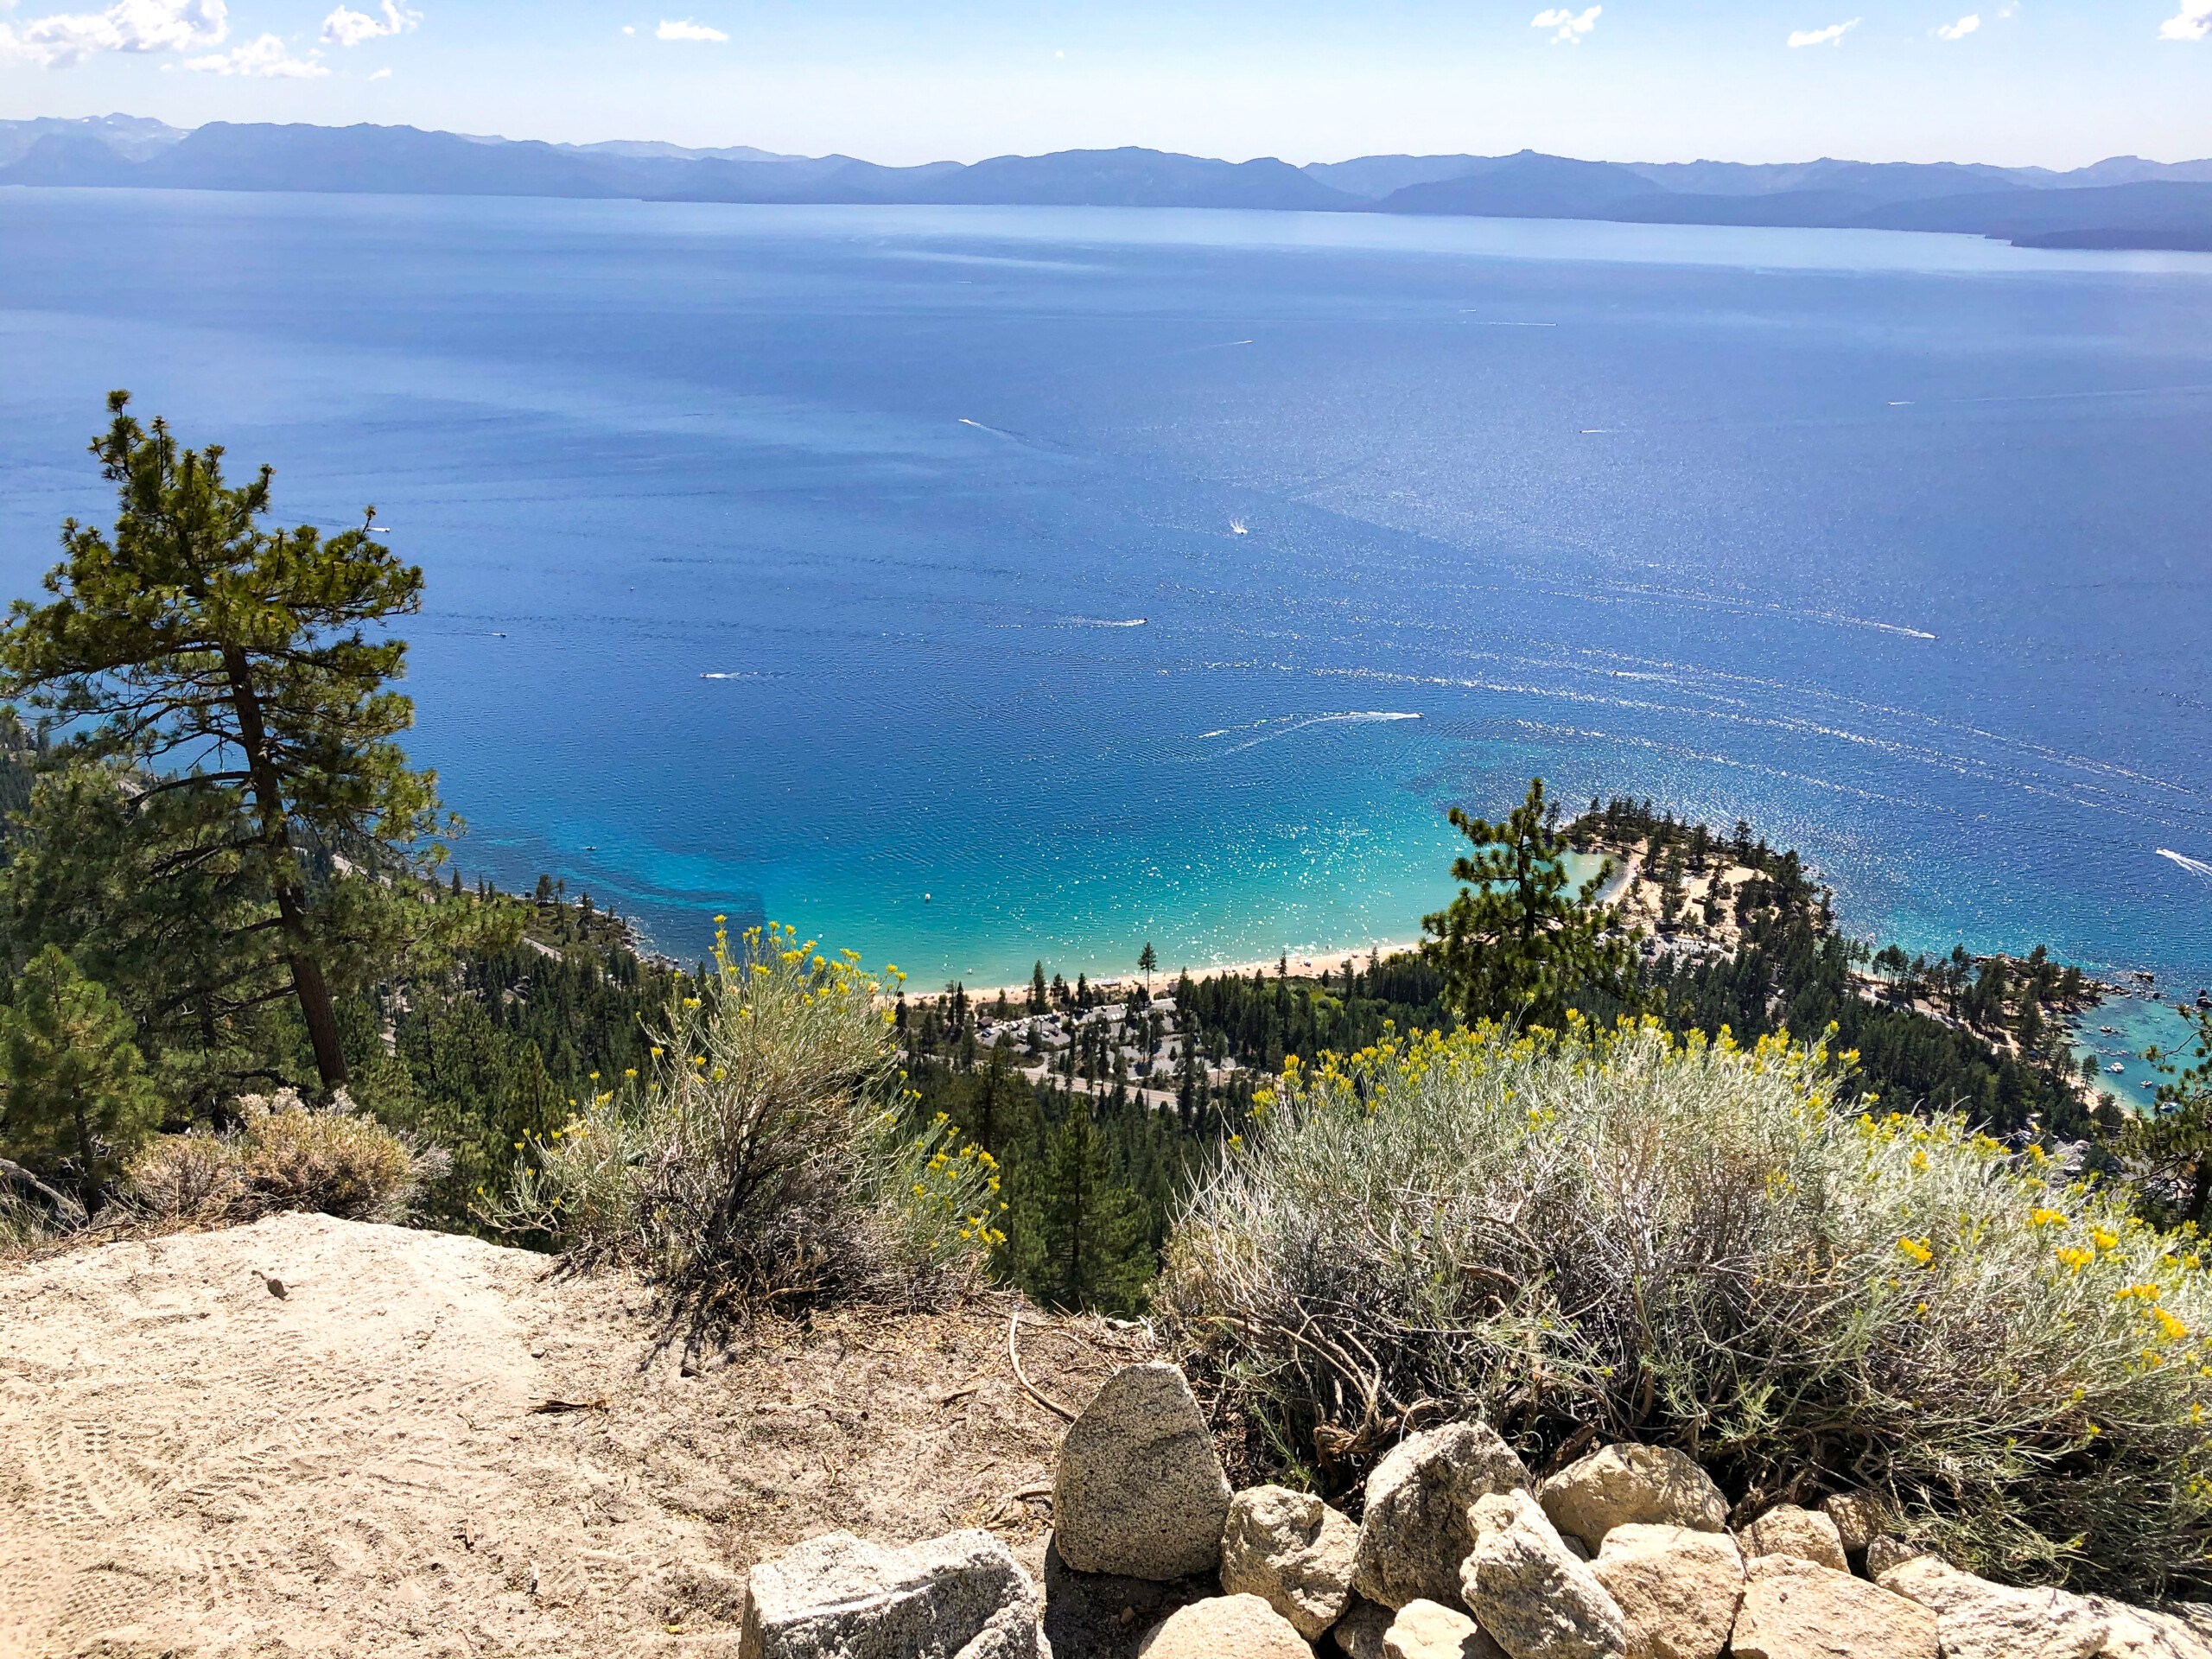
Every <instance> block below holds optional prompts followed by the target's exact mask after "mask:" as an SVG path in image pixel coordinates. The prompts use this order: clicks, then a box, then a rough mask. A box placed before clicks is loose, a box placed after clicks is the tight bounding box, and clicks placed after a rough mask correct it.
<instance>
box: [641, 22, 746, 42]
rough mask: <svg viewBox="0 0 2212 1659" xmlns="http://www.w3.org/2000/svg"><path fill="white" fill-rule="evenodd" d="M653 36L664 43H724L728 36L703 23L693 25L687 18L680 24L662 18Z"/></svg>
mask: <svg viewBox="0 0 2212 1659" xmlns="http://www.w3.org/2000/svg"><path fill="white" fill-rule="evenodd" d="M653 34H654V36H655V37H656V38H657V39H659V40H664V41H726V40H728V39H729V36H728V35H725V34H723V33H722V32H721V30H720V29H709V28H708V27H707V25H706V24H704V23H695V22H692V21H691V20H690V18H689V17H686V18H685V19H684V20H683V22H680V23H671V22H669V21H668V20H667V19H666V18H663V19H662V20H661V25H660V27H659V28H658V29H655V30H654V31H653Z"/></svg>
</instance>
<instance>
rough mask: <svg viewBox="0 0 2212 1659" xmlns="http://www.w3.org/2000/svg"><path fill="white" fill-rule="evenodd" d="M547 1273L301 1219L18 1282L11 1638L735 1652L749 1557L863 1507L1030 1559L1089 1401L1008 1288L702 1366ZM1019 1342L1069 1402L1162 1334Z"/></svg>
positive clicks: (333, 1649) (754, 1348)
mask: <svg viewBox="0 0 2212 1659" xmlns="http://www.w3.org/2000/svg"><path fill="white" fill-rule="evenodd" d="M549 1267H550V1263H549V1262H547V1260H546V1258H544V1257H542V1256H537V1255H530V1254H527V1253H525V1252H523V1251H518V1250H509V1249H499V1248H497V1247H495V1246H493V1245H488V1244H486V1243H480V1242H479V1241H476V1240H474V1239H467V1238H460V1237H454V1236H448V1235H443V1234H436V1233H427V1232H416V1231H411V1230H404V1229H400V1228H391V1227H377V1226H370V1225H366V1224H359V1223H353V1222H341V1221H334V1220H331V1219H328V1218H327V1217H314V1216H280V1217H272V1218H270V1219H269V1220H266V1221H263V1222H260V1223H257V1224H255V1225H253V1226H251V1227H243V1228H237V1229H232V1230H226V1231H220V1232H213V1233H199V1234H182V1235H175V1236H168V1237H163V1238H157V1239H150V1240H138V1241H131V1242H125V1243H113V1244H109V1245H106V1246H105V1247H101V1248H95V1249H79V1250H76V1251H73V1252H71V1253H69V1254H66V1255H60V1256H55V1257H50V1258H48V1259H46V1260H44V1261H41V1262H33V1263H31V1264H29V1265H25V1266H21V1267H17V1268H13V1269H10V1270H8V1271H6V1272H4V1273H0V1656H4V1659H14V1656H17V1655H27V1656H28V1655H38V1656H45V1655H75V1654H103V1655H132V1656H139V1655H144V1656H152V1655H156V1654H179V1655H182V1654H199V1655H209V1656H213V1655H232V1654H241V1655H242V1654H252V1655H257V1656H264V1655H283V1654H295V1653H298V1654H306V1653H313V1654H317V1655H326V1654H327V1655H360V1656H371V1655H373V1656H378V1659H397V1656H410V1655H432V1654H437V1655H446V1654H451V1655H495V1654H496V1655H537V1654H543V1655H556V1654H557V1655H564V1656H565V1655H576V1654H583V1653H590V1654H594V1655H598V1654H630V1653H669V1654H677V1653H686V1654H690V1653H696V1654H717V1655H719V1654H734V1652H735V1650H736V1621H737V1619H738V1618H739V1617H740V1616H741V1612H742V1584H743V1573H744V1569H745V1568H746V1567H747V1566H749V1565H750V1564H751V1563H752V1562H753V1560H757V1559H759V1558H760V1556H762V1555H764V1554H774V1553H776V1552H777V1551H778V1550H779V1549H781V1548H784V1547H785V1546H786V1545H788V1544H790V1543H791V1542H794V1541H797V1540H798V1539H800V1538H802V1537H806V1536H810V1535H813V1534H815V1533H817V1532H821V1531H825V1530H828V1529H830V1528H832V1527H838V1526H842V1527H848V1528H850V1529H852V1530H854V1531H856V1532H860V1533H861V1534H863V1535H869V1536H873V1537H876V1538H879V1539H881V1540H883V1541H887V1542H905V1541H911V1540H912V1539H916V1538H920V1537H925V1536H930V1535H935V1534H937V1533H940V1532H944V1531H946V1530H948V1529H951V1528H954V1527H957V1526H963V1525H966V1526H976V1525H988V1526H991V1527H993V1528H995V1529H996V1530H998V1531H999V1532H1001V1535H1004V1536H1005V1537H1007V1540H1008V1541H1009V1542H1010V1543H1011V1544H1012V1545H1013V1546H1014V1548H1015V1551H1016V1553H1017V1554H1019V1555H1020V1556H1021V1557H1022V1558H1023V1559H1024V1560H1025V1561H1026V1562H1027V1565H1028V1566H1029V1567H1030V1568H1031V1570H1032V1571H1033V1572H1035V1571H1037V1570H1039V1567H1040V1566H1041V1562H1042V1557H1043V1551H1044V1541H1045V1532H1046V1523H1047V1521H1048V1508H1047V1505H1046V1502H1045V1501H1044V1499H1043V1497H1042V1489H1043V1487H1044V1484H1045V1483H1046V1481H1047V1480H1048V1479H1049V1476H1050V1471H1051V1465H1052V1457H1053V1455H1054V1453H1055V1452H1056V1450H1057V1447H1058V1441H1059V1437H1060V1433H1061V1432H1062V1429H1063V1427H1064V1425H1063V1424H1062V1423H1061V1422H1060V1421H1059V1420H1058V1418H1056V1417H1054V1416H1053V1415H1052V1414H1051V1413H1049V1412H1047V1411H1046V1410H1045V1409H1044V1408H1042V1407H1040V1406H1039V1405H1038V1404H1036V1403H1035V1402H1034V1401H1033V1400H1032V1399H1030V1398H1029V1397H1028V1396H1027V1395H1026V1394H1025V1393H1024V1392H1023V1391H1022V1390H1021V1389H1020V1387H1019V1385H1018V1384H1017V1383H1015V1382H1014V1377H1013V1375H1012V1372H1011V1368H1010V1367H1009V1365H1008V1363H1007V1351H1006V1335H1007V1318H1008V1314H1009V1313H1010V1312H1011V1311H1012V1306H1013V1305H1012V1304H1010V1303H1008V1302H1006V1301H1004V1300H992V1301H988V1302H984V1303H982V1304H979V1305H977V1306H974V1307H971V1308H969V1309H965V1310H963V1311H961V1312H958V1313H950V1314H944V1315H931V1316H919V1317H901V1318H893V1317H891V1316H887V1315H882V1314H866V1315H861V1314H847V1315H839V1316H836V1317H833V1318H829V1319H823V1320H820V1321H817V1323H816V1325H814V1326H813V1328H812V1329H811V1330H810V1331H805V1332H802V1331H800V1330H798V1329H797V1328H780V1329H779V1330H777V1331H775V1332H770V1333H768V1334H766V1336H764V1337H762V1338H759V1339H756V1340H754V1341H751V1342H748V1343H747V1344H745V1345H744V1346H743V1347H742V1348H741V1349H738V1350H735V1351H727V1352H721V1353H717V1354H715V1355H712V1356H709V1357H708V1359H707V1360H706V1361H705V1362H704V1363H699V1364H696V1365H687V1364H686V1363H684V1362H683V1360H682V1359H681V1357H680V1354H679V1352H678V1351H677V1350H676V1349H673V1348H671V1347H667V1346H664V1345H663V1344H658V1343H656V1341H655V1339H654V1338H655V1332H656V1326H655V1324H654V1322H653V1320H652V1317H651V1308H650V1305H649V1302H648V1300H647V1298H646V1296H645V1294H644V1293H643V1292H642V1291H641V1290H640V1289H639V1287H637V1286H636V1285H634V1284H632V1283H631V1282H629V1281H625V1280H621V1279H616V1278H601V1279H596V1280H584V1281H579V1280H564V1279H562V1278H559V1277H556V1276H554V1275H553V1274H550V1272H549ZM271 1279H273V1280H275V1281H277V1282H278V1283H279V1284H281V1286H282V1287H283V1294H282V1295H281V1296H280V1295H278V1294H276V1291H275V1290H274V1289H273V1288H272V1287H271V1285H270V1282H269V1281H270V1280H271ZM1020 1342H1021V1354H1022V1362H1023V1364H1024V1366H1025V1368H1026V1369H1027V1370H1028V1373H1029V1376H1030V1378H1031V1380H1032V1381H1033V1383H1036V1384H1038V1386H1039V1387H1040V1388H1041V1389H1044V1390H1045V1391H1046V1393H1048V1394H1050V1395H1053V1396H1054V1397H1055V1398H1057V1399H1058V1400H1059V1401H1061V1402H1064V1403H1065V1404H1066V1405H1069V1406H1071V1407H1074V1408H1080V1407H1081V1406H1082V1405H1083V1404H1084V1402H1086V1401H1087V1400H1088V1398H1089V1397H1090V1392H1091V1391H1092V1390H1093V1389H1096V1386H1097V1384H1098V1383H1100V1382H1101V1381H1103V1379H1104V1377H1105V1376H1106V1375H1107V1374H1108V1372H1109V1371H1110V1370H1112V1369H1113V1368H1114V1367H1115V1366H1116V1365H1117V1364H1120V1363H1125V1362H1126V1361H1127V1360H1128V1359H1132V1358H1138V1357H1147V1356H1148V1347H1147V1339H1146V1338H1145V1337H1144V1335H1143V1333H1142V1332H1141V1331H1135V1330H1129V1329H1116V1328H1114V1327H1109V1326H1108V1325H1103V1324H1102V1323H1099V1322H1096V1321H1053V1320H1048V1319H1045V1318H1044V1317H1043V1316H1041V1315H1039V1314H1037V1313H1034V1312H1030V1313H1026V1314H1025V1315H1024V1323H1023V1328H1022V1332H1021V1337H1020ZM693 1371H696V1374H687V1372H693Z"/></svg>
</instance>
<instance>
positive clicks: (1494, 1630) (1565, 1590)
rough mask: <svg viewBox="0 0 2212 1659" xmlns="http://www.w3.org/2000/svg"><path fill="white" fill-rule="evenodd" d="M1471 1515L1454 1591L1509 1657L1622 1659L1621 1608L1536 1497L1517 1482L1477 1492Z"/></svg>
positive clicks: (1623, 1625)
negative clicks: (1471, 1543)
mask: <svg viewBox="0 0 2212 1659" xmlns="http://www.w3.org/2000/svg"><path fill="white" fill-rule="evenodd" d="M1471 1520H1472V1522H1473V1524H1474V1529H1475V1534H1476V1541H1475V1548H1474V1550H1473V1553H1472V1554H1470V1555H1469V1556H1468V1557H1467V1561H1466V1565H1465V1567H1462V1568H1461V1570H1460V1573H1459V1586H1460V1595H1461V1598H1462V1599H1464V1600H1465V1603H1466V1605H1467V1609H1468V1611H1470V1612H1471V1613H1473V1614H1474V1616H1475V1620H1476V1622H1477V1623H1478V1624H1480V1625H1481V1626H1482V1627H1483V1629H1484V1630H1486V1631H1488V1632H1489V1634H1490V1637H1491V1640H1492V1641H1494V1642H1496V1643H1497V1645H1498V1646H1499V1647H1501V1648H1503V1649H1505V1651H1506V1653H1507V1654H1508V1655H1509V1656H1510V1659H1625V1656H1626V1654H1627V1652H1628V1629H1627V1624H1626V1623H1625V1621H1624V1619H1623V1618H1622V1617H1621V1610H1620V1607H1619V1606H1618V1604H1617V1603H1615V1601H1614V1600H1613V1599H1612V1597H1611V1595H1610V1594H1609V1593H1608V1592H1606V1589H1605V1586H1604V1585H1603V1584H1601V1583H1599V1581H1598V1578H1597V1575H1596V1574H1595V1573H1593V1572H1592V1571H1591V1569H1590V1568H1589V1567H1586V1566H1585V1565H1584V1564H1583V1563H1582V1562H1580V1561H1578V1560H1575V1559H1574V1557H1573V1555H1572V1554H1569V1553H1568V1551H1567V1546H1566V1545H1565V1544H1563V1543H1562V1542H1560V1535H1559V1533H1558V1530H1557V1529H1555V1528H1554V1527H1553V1525H1552V1523H1551V1522H1550V1520H1549V1519H1548V1517H1547V1516H1545V1514H1544V1512H1543V1510H1542V1509H1541V1508H1540V1507H1539V1506H1538V1504H1537V1503H1536V1500H1535V1498H1533V1497H1529V1494H1528V1493H1526V1492H1524V1491H1520V1490H1519V1489H1518V1488H1516V1489H1515V1490H1514V1491H1511V1492H1508V1493H1503V1494H1492V1495H1491V1496H1489V1497H1482V1498H1478V1499H1477V1500H1476V1502H1475V1506H1474V1509H1473V1511H1472V1513H1471Z"/></svg>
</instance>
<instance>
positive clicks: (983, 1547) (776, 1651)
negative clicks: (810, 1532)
mask: <svg viewBox="0 0 2212 1659" xmlns="http://www.w3.org/2000/svg"><path fill="white" fill-rule="evenodd" d="M1038 1611H1039V1609H1038V1603H1037V1592H1036V1589H1035V1587H1034V1586H1033V1585H1032V1584H1031V1583H1030V1581H1029V1577H1028V1574H1027V1573H1024V1572H1023V1571H1022V1570H1021V1568H1020V1565H1019V1564H1018V1563H1017V1562H1016V1561H1015V1560H1014V1556H1013V1554H1011V1553H1010V1552H1009V1551H1008V1550H1007V1547H1006V1545H1005V1544H1004V1543H1002V1542H1001V1541H999V1540H998V1539H996V1538H995V1537H993V1536H992V1535H990V1534H989V1533H988V1532H980V1531H969V1532H956V1533H951V1534H949V1535H946V1536H944V1537H943V1538H935V1539H931V1541H929V1542H927V1543H923V1544H916V1545H914V1546H913V1547H912V1548H907V1549H886V1548H882V1547H880V1546H879V1545H876V1544H871V1543H869V1542H868V1541H866V1540H864V1539H861V1538H855V1536H854V1535H852V1534H851V1533H849V1532H832V1533H827V1534H824V1535H823V1536H821V1537H819V1538H810V1539H809V1540H808V1541H806V1542H804V1543H803V1544H799V1545H798V1546H796V1547H795V1548H791V1549H790V1550H788V1551H786V1552H785V1554H784V1555H783V1556H782V1558H781V1559H780V1560H773V1561H764V1562H762V1563H761V1564H760V1565H759V1566H758V1567H754V1568H753V1571H752V1573H750V1574H749V1575H748V1577H747V1597H746V1609H745V1623H744V1625H743V1627H742V1629H741V1632H740V1635H739V1637H738V1655H739V1659H903V1656H906V1655H912V1654H925V1653H926V1654H944V1655H948V1656H957V1659H1038V1641H1037V1620H1038Z"/></svg>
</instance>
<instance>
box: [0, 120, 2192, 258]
mask: <svg viewBox="0 0 2212 1659" xmlns="http://www.w3.org/2000/svg"><path fill="white" fill-rule="evenodd" d="M0 185H25V186H48V187H52V186H77V187H97V188H112V187H138V188H154V189H201V190H254V191H268V190H278V191H304V192H310V193H332V192H337V193H356V192H358V193H379V194H430V195H455V194H459V195H518V196H556V197H575V198H610V197H621V198H636V199H643V200H660V201H721V202H758V203H964V204H975V205H982V204H1005V205H1013V206H1034V207H1237V208H1248V209H1268V210H1276V211H1292V212H1322V213H1412V214H1438V215H1454V216H1473V217H1486V218H1531V219H1612V220H1619V221H1626V222H1632V223H1643V224H1696V225H1745V226H1804V227H1831V228H1866V229H1887V230H1918V231H1941V232H1961V233H1965V234H1970V235H1980V236H1992V237H1999V238H2005V239H2008V240H2011V241H2014V242H2018V243H2023V244H2027V245H2044V246H2070V247H2108V248H2119V247H2139V248H2183V249H2196V248H2202V249H2212V160H2207V161H2197V162H2173V163H2164V162H2147V161H2145V160H2143V159H2141V158H2140V157H2138V156H2113V157H2111V158H2109V159H2107V160H2105V161H2102V162H2097V163H2095V164H2094V166H2091V167H2087V168H2078V169H2075V171H2072V172H2066V173H2059V172H2054V171H2051V170H2050V169H2048V168H2001V167H1993V166H1986V165H1982V164H1977V163H1961V162H1929V163H1918V162H1851V161H1840V160H1836V159H1834V158H1827V157H1824V158H1822V159H1821V160H1818V161H1813V162H1784V163H1745V162H1591V161H1580V160H1576V159H1573V158H1571V157H1567V156H1548V155H1542V154H1540V153H1538V152H1536V151H1534V150H1522V151H1521V152H1520V153H1518V154H1516V155H1512V156H1359V157H1356V158H1354V159H1352V160H1351V161H1344V162H1315V163H1313V164H1312V165H1309V166H1306V167H1302V168H1300V167H1294V166H1292V165H1290V164H1289V163H1287V162H1281V161H1277V160H1275V159H1274V158H1272V157H1266V158H1262V159H1259V160H1255V161H1249V162H1225V161H1219V160H1215V159H1211V158H1209V157H1205V156H1182V155H1176V154H1173V153H1170V152H1166V151H1161V150H1155V149H1140V148H1135V147H1128V148H1123V149H1089V150H1062V151H1058V152H1056V153H1054V154H1052V155H1047V156H994V157H992V158H990V159H988V160H987V161H982V162H973V163H963V162H929V163H925V164H924V165H922V166H918V167H882V166H879V165H877V164H876V163H874V162H865V161H861V160H857V159H855V158H854V157H851V156H787V155H781V154H778V153H776V152H774V151H771V150H763V149H753V148H751V147H749V146H744V145H737V146H731V147H728V148H723V149H686V148H684V147H683V146H681V145H677V144H668V143H656V142H652V141H644V140H614V141H610V142H607V143H594V144H550V143H541V142H539V141H537V140H519V141H518V140H509V139H504V138H497V137H481V136H475V135H463V134H457V133H447V132H425V131H423V130H418V129H416V128H413V127H379V126H367V125H362V126H352V127H315V126H304V125H290V126H279V125H269V124H234V123H228V122H213V123H210V124H207V125H206V126H203V127H200V128H197V129H194V130H190V131H186V130H181V129H178V128H175V127H169V126H167V125H165V124H162V123H161V122H158V121H153V120H149V119H146V118H140V117H132V116H124V115H111V116H105V117H99V118H86V119H81V120H61V119H56V118H39V119H36V120H29V121H5V122H0Z"/></svg>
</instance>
